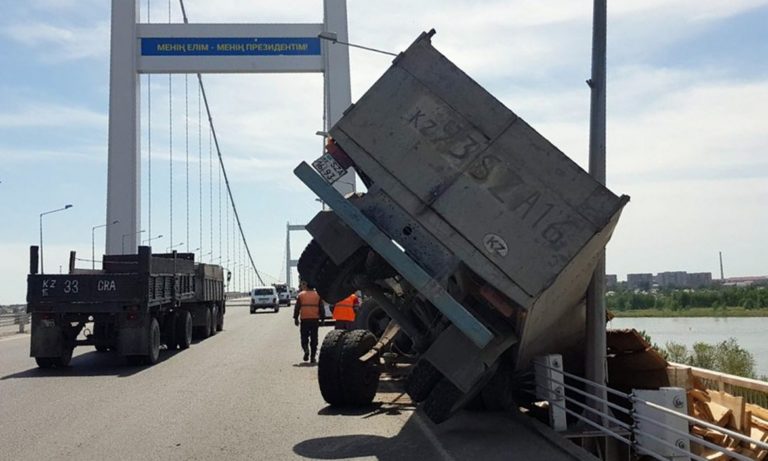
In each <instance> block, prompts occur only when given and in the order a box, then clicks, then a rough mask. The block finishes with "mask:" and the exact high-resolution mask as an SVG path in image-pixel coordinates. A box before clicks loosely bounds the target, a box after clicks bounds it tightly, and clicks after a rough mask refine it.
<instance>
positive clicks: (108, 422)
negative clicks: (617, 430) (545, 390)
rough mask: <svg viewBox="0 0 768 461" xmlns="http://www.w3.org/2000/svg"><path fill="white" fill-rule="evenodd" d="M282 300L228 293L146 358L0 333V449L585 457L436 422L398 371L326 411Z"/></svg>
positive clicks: (504, 428)
mask: <svg viewBox="0 0 768 461" xmlns="http://www.w3.org/2000/svg"><path fill="white" fill-rule="evenodd" d="M291 311H292V308H283V309H281V310H280V312H279V313H276V314H275V313H272V312H263V313H257V314H253V315H250V314H249V313H248V305H247V304H246V302H235V303H230V305H229V307H228V310H227V316H226V320H225V325H224V328H225V331H223V332H221V333H219V334H218V335H216V336H214V337H212V338H209V339H206V340H205V341H202V342H198V343H195V344H194V345H193V346H192V347H191V348H190V349H188V350H186V351H179V352H166V351H163V352H162V353H161V362H160V363H158V364H157V365H155V366H152V367H130V366H127V365H125V364H123V362H122V360H120V358H119V357H117V356H116V355H114V354H111V353H98V352H96V351H95V350H94V349H93V348H92V347H80V348H76V349H75V357H74V358H73V359H72V366H71V367H69V368H67V369H63V370H40V369H38V368H37V367H36V365H35V362H34V360H33V359H31V358H29V356H28V355H29V336H28V335H16V336H9V337H3V338H0V459H9V460H10V459H35V460H41V459H74V458H76V459H78V460H89V459H99V460H102V459H121V460H129V459H136V460H154V459H162V460H169V459H173V460H176V459H178V460H182V459H184V460H187V459H256V460H260V459H269V460H283V459H307V458H309V459H349V458H356V459H376V460H392V461H394V460H418V461H429V460H438V459H449V460H450V459H456V460H459V459H470V458H473V459H476V460H480V459H482V460H489V459H505V460H516V459H519V460H532V459H546V460H559V459H568V460H571V459H589V457H588V456H587V455H586V454H585V453H584V452H581V451H579V450H576V449H575V448H574V447H573V446H572V445H569V444H568V443H567V442H559V441H556V440H555V441H553V440H552V439H551V434H549V433H548V432H547V431H546V430H545V429H542V428H541V427H537V426H532V425H530V424H529V423H527V422H526V421H524V420H521V419H520V417H511V416H509V415H491V414H464V415H460V416H458V417H456V418H454V419H453V420H451V421H449V422H447V423H444V424H443V425H440V426H435V425H433V424H431V423H430V422H428V421H427V419H426V418H425V417H423V416H422V415H420V413H419V412H415V411H414V408H413V406H412V405H410V404H409V403H408V400H407V398H406V397H404V396H402V394H401V391H400V390H399V383H396V382H383V383H382V385H381V386H380V389H379V390H380V392H379V394H378V395H377V397H376V400H375V403H374V405H372V406H371V407H369V408H365V409H360V410H357V411H345V412H344V411H337V410H335V409H333V408H330V407H328V406H327V405H326V404H325V402H324V401H323V399H322V397H321V395H320V391H319V389H318V386H317V376H316V375H317V369H316V368H315V367H313V366H308V365H307V364H305V363H303V362H302V361H301V350H300V347H299V344H298V336H299V333H298V329H297V328H296V327H294V326H293V322H292V318H291ZM327 331H329V330H328V328H322V329H321V341H322V336H323V335H324V334H325V333H326V332H327Z"/></svg>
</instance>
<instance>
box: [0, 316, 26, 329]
mask: <svg viewBox="0 0 768 461" xmlns="http://www.w3.org/2000/svg"><path fill="white" fill-rule="evenodd" d="M14 325H18V326H19V330H18V331H19V333H24V332H25V328H26V326H27V325H29V314H27V313H26V312H14V313H9V314H0V328H3V327H12V326H14Z"/></svg>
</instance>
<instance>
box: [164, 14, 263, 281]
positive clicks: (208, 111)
mask: <svg viewBox="0 0 768 461" xmlns="http://www.w3.org/2000/svg"><path fill="white" fill-rule="evenodd" d="M170 2H171V0H168V11H169V18H170ZM179 5H180V6H181V14H182V18H183V20H184V24H189V18H187V11H186V9H185V8H184V0H179ZM197 82H198V84H199V85H200V90H201V93H202V95H203V103H204V104H205V112H206V114H207V115H208V123H209V125H210V127H211V135H212V136H213V144H214V145H215V146H216V154H217V156H218V160H219V167H220V168H221V172H222V175H223V176H224V184H225V185H226V187H227V195H228V196H229V201H230V203H231V205H232V214H233V215H234V217H235V219H236V221H237V228H238V230H239V231H240V237H241V239H242V241H243V245H244V246H245V251H246V252H247V253H248V260H249V262H250V265H251V267H252V268H253V270H254V272H256V277H257V278H258V279H259V283H261V284H263V283H264V282H263V281H262V280H261V275H259V271H258V269H256V264H255V263H254V262H253V255H251V249H250V247H249V246H248V242H247V241H246V240H245V233H244V232H243V225H242V222H241V221H240V215H239V214H238V212H237V207H236V206H235V199H234V196H233V195H232V187H231V186H230V184H229V177H228V176H227V170H226V168H225V167H224V159H223V157H222V156H221V147H220V146H219V138H218V137H217V136H216V128H215V126H214V125H213V116H212V115H211V107H210V105H209V104H208V96H207V95H206V93H205V86H204V85H203V77H202V74H200V73H199V72H198V73H197ZM211 225H213V224H211Z"/></svg>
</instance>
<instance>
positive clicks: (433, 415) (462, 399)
mask: <svg viewBox="0 0 768 461" xmlns="http://www.w3.org/2000/svg"><path fill="white" fill-rule="evenodd" d="M467 401H469V399H468V398H466V396H465V394H464V393H463V392H461V390H459V388H458V387H456V386H455V385H454V384H453V383H452V382H450V381H448V380H447V379H445V378H443V379H441V380H440V382H438V383H437V385H436V386H435V388H434V389H432V392H430V393H429V396H428V397H427V398H426V400H424V404H423V406H422V409H423V410H424V413H425V414H426V415H427V417H429V419H430V420H432V422H433V423H435V424H440V423H442V422H444V421H446V420H447V419H448V418H450V417H451V416H453V415H454V414H455V413H456V412H457V411H459V410H460V409H461V407H462V406H463V405H464V404H465V403H466V402H467Z"/></svg>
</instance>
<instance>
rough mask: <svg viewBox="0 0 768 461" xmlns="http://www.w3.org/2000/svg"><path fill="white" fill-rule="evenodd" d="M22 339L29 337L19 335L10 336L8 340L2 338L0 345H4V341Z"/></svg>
mask: <svg viewBox="0 0 768 461" xmlns="http://www.w3.org/2000/svg"><path fill="white" fill-rule="evenodd" d="M20 338H29V335H25V334H20V335H19V334H17V335H12V336H9V337H8V338H0V343H2V342H3V341H10V340H12V339H20Z"/></svg>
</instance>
